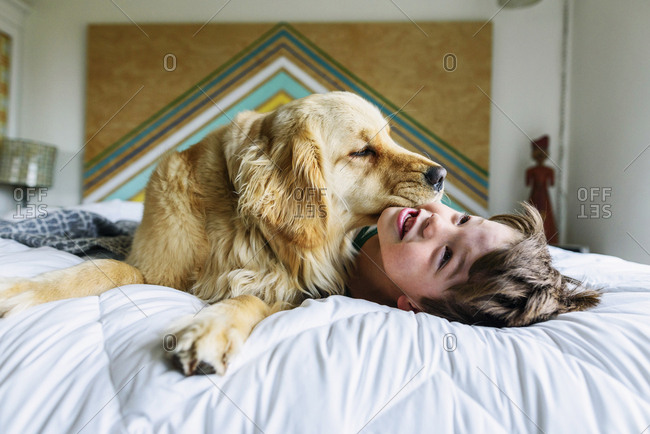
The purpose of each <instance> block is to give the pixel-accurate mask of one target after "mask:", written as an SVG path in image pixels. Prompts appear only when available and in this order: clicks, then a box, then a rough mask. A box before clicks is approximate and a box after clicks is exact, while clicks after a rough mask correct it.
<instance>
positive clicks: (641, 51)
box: [567, 0, 650, 264]
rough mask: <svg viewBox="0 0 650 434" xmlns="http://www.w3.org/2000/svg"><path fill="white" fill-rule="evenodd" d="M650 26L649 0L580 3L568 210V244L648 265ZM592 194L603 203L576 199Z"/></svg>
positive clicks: (575, 36) (575, 28)
mask: <svg viewBox="0 0 650 434" xmlns="http://www.w3.org/2000/svg"><path fill="white" fill-rule="evenodd" d="M649 23H650V2H648V1H646V0H626V1H624V2H612V1H608V0H590V1H589V2H576V5H575V16H574V26H573V32H574V34H573V47H572V52H573V59H572V63H573V68H572V84H571V110H570V125H571V134H570V138H571V140H570V142H571V147H570V150H571V152H570V165H569V167H570V173H571V177H570V182H569V185H568V198H569V200H568V208H567V223H568V228H569V234H570V241H572V242H579V243H585V244H589V245H590V246H591V247H592V250H595V251H598V252H605V253H609V254H613V255H617V256H622V257H623V258H626V259H629V260H634V261H638V262H643V263H647V264H650V253H648V252H650V225H649V224H648V216H650V149H648V146H650V48H649V47H650V25H649ZM644 149H645V152H643V151H644ZM635 158H636V160H635ZM606 188H609V189H611V192H608V191H607V190H603V189H606ZM581 189H582V190H581ZM591 189H595V190H593V191H594V193H596V194H599V193H600V194H599V195H598V197H594V199H593V200H592V199H591V197H588V198H587V199H586V200H580V199H585V198H584V197H580V198H578V192H579V191H580V192H581V193H584V192H585V191H586V192H588V193H590V192H591V191H592V190H591ZM602 193H604V194H605V195H607V194H608V193H611V197H605V198H603V194H602ZM608 205H609V208H608V207H607V206H608ZM608 209H609V213H611V217H610V218H603V216H606V215H607V214H608V211H607V210H608ZM599 210H600V211H604V212H600V213H599ZM583 216H586V217H591V218H579V217H583ZM635 240H636V241H635ZM637 242H638V244H637Z"/></svg>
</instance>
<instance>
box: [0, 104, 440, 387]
mask: <svg viewBox="0 0 650 434" xmlns="http://www.w3.org/2000/svg"><path fill="white" fill-rule="evenodd" d="M389 129H390V128H389V126H387V121H386V120H385V119H384V118H383V117H382V116H381V115H380V112H379V111H378V110H377V109H376V108H375V107H374V106H372V105H371V104H369V103H368V102H366V101H365V100H363V99H362V98H360V97H358V96H356V95H353V94H350V93H345V92H332V93H328V94H320V95H311V96H309V97H306V98H303V99H300V100H296V101H293V102H291V103H288V104H286V105H284V106H282V107H280V108H279V109H277V110H276V111H274V112H271V113H268V114H259V113H254V112H244V113H241V114H239V115H238V116H237V117H236V118H235V119H234V121H233V122H231V123H230V124H229V125H227V126H225V127H222V128H220V129H219V130H217V131H215V132H214V133H213V134H211V135H210V136H208V137H207V138H205V139H204V140H203V141H201V142H200V143H198V144H196V145H194V146H192V147H191V148H189V149H187V150H186V151H183V152H180V153H169V154H167V155H166V156H165V157H164V158H163V159H162V160H161V162H160V163H159V165H158V167H157V169H156V171H155V172H154V174H153V175H152V177H151V179H150V181H149V184H148V185H147V190H146V195H145V208H144V216H143V219H142V223H141V225H140V227H139V228H138V230H137V232H136V234H135V238H134V242H133V248H132V253H131V255H130V256H129V257H128V258H127V263H128V264H130V266H129V265H127V264H125V263H120V262H115V261H92V262H90V261H89V262H86V263H82V264H80V265H79V266H77V267H72V268H70V269H66V270H62V271H59V272H55V274H46V275H44V276H41V277H38V278H37V279H35V280H29V281H24V280H22V281H15V282H11V283H9V284H7V285H5V286H8V287H9V289H7V290H6V291H4V292H2V293H0V313H13V312H15V311H18V310H21V309H23V308H26V307H29V306H31V305H34V304H38V303H41V302H45V301H51V300H56V299H62V298H69V297H76V296H83V295H91V294H98V293H101V292H103V291H105V290H107V289H109V288H111V287H115V286H117V285H125V284H129V283H141V282H146V283H151V284H158V285H165V286H170V287H173V288H177V289H181V290H185V291H188V292H190V293H192V294H195V295H196V296H198V297H200V298H201V299H203V300H205V301H206V302H208V303H211V305H210V306H207V307H205V308H204V309H202V310H201V311H200V313H199V314H197V315H196V316H194V317H191V318H188V319H184V320H183V321H182V322H181V323H179V324H177V325H176V326H175V327H176V328H175V330H174V333H175V334H176V336H177V339H178V341H177V342H178V343H177V346H176V348H175V350H174V351H173V359H174V360H175V362H176V363H177V365H178V366H179V367H180V368H181V369H182V370H183V372H184V373H185V374H187V375H190V374H193V373H207V372H212V371H213V370H214V371H216V372H218V373H223V372H225V369H226V365H227V362H228V359H229V358H230V357H231V356H232V355H233V354H235V353H236V352H237V350H238V348H239V346H240V345H241V344H242V343H243V341H244V340H245V339H246V338H247V336H248V335H249V334H250V332H251V330H252V328H253V327H254V326H255V325H256V324H257V323H258V322H259V321H260V320H262V319H263V318H264V317H266V316H268V315H269V314H270V313H272V312H273V311H275V310H278V309H283V308H287V307H292V306H296V305H298V304H299V303H300V302H301V301H302V300H304V299H305V298H306V297H320V296H324V295H329V294H340V293H342V291H343V288H344V282H345V280H346V278H347V273H348V272H349V268H350V266H351V264H352V260H353V253H354V249H353V246H352V240H351V236H350V231H352V230H353V229H355V228H358V227H361V226H364V225H369V224H373V223H375V222H376V220H377V218H378V216H379V214H380V213H381V211H382V210H383V209H385V208H386V207H388V206H414V205H417V204H420V203H425V202H429V201H432V200H436V199H439V198H440V195H441V194H442V179H443V177H444V169H441V168H440V166H438V165H437V164H435V163H433V162H432V161H430V160H428V159H426V158H424V157H422V156H420V155H417V154H415V153H413V152H410V151H408V150H405V149H403V148H401V147H399V146H398V145H396V144H395V142H393V140H392V139H391V138H390V135H389ZM134 267H135V268H134ZM100 269H101V270H100ZM56 273H58V274H56ZM140 273H142V274H140ZM80 277H82V278H80ZM89 279H91V280H93V281H94V282H93V284H89V283H88V281H89ZM63 282H64V283H65V284H62V283H63ZM28 294H30V295H28Z"/></svg>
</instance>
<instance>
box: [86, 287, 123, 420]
mask: <svg viewBox="0 0 650 434" xmlns="http://www.w3.org/2000/svg"><path fill="white" fill-rule="evenodd" d="M102 295H103V294H102ZM102 295H99V296H96V295H95V296H92V297H94V298H95V299H96V300H97V310H98V313H99V314H98V317H97V322H98V323H99V327H100V329H101V332H102V350H103V351H102V352H103V353H104V354H105V355H106V359H107V360H108V363H107V364H106V365H105V369H106V370H107V371H108V378H109V380H110V382H111V385H112V386H113V397H112V398H111V399H110V400H109V401H107V402H106V403H104V404H103V406H102V407H100V409H99V410H98V411H97V413H95V415H94V416H93V417H92V419H90V420H88V421H86V422H85V423H86V425H87V424H90V422H91V421H92V420H94V419H95V417H97V415H98V414H99V413H101V412H102V411H104V409H105V408H106V406H107V405H108V404H110V402H111V401H112V400H113V399H115V398H117V406H118V412H119V416H120V419H119V424H120V425H121V430H122V432H126V431H127V427H126V426H125V425H124V411H123V409H122V401H120V397H119V396H118V395H119V392H121V389H120V390H118V389H117V388H116V387H115V379H114V378H113V370H112V364H113V360H112V359H111V357H110V353H109V352H108V349H107V348H106V333H105V331H104V321H103V319H104V309H103V303H102V300H101V299H102ZM125 385H126V383H125ZM122 387H124V386H122ZM86 425H83V428H82V430H83V429H85V427H86ZM114 427H115V424H114V425H113V427H111V429H113V428H114Z"/></svg>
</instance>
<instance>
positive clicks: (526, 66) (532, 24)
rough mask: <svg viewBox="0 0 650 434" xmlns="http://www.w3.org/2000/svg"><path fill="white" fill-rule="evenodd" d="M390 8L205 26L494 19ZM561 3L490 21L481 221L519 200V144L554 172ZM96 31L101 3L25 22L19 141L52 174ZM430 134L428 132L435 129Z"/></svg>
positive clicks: (187, 15) (53, 197)
mask: <svg viewBox="0 0 650 434" xmlns="http://www.w3.org/2000/svg"><path fill="white" fill-rule="evenodd" d="M116 3H117V4H118V5H120V7H121V8H122V9H123V10H124V12H126V13H127V14H128V15H129V17H130V18H131V19H133V20H134V21H135V22H137V23H148V22H196V23H204V22H205V21H207V20H208V19H209V18H210V17H211V16H213V15H214V14H215V13H216V12H217V11H218V10H219V8H220V7H221V6H223V4H225V2H213V1H208V0H205V1H203V0H193V1H187V2H183V3H182V5H180V3H179V2H177V1H172V0H141V1H138V2H125V1H120V0H116ZM395 3H397V4H398V5H399V8H401V10H400V9H398V8H397V7H396V6H395V5H394V4H393V3H392V2H390V1H380V2H378V1H376V0H358V1H354V2H349V1H347V0H332V1H328V2H323V1H320V0H309V1H306V0H285V1H283V2H270V1H264V0H236V1H232V2H230V3H228V4H227V5H226V6H225V7H224V8H223V10H222V11H221V12H220V13H219V14H218V15H217V16H216V17H214V19H213V20H212V22H218V21H249V22H250V21H272V22H275V21H281V20H282V21H406V20H408V18H407V17H405V15H404V14H403V12H404V13H406V14H408V15H409V16H410V17H411V18H412V19H414V20H416V21H418V20H421V21H427V20H441V21H442V20H478V21H480V22H481V23H482V22H485V21H487V20H488V19H489V18H491V17H492V16H493V15H494V14H495V13H496V12H497V11H498V10H499V8H498V6H497V1H496V0H494V1H485V0H444V1H435V2H432V1H427V2H423V1H421V0H399V1H396V2H395ZM563 3H564V1H563V0H543V1H542V2H541V3H539V4H538V5H535V6H532V7H528V8H523V9H503V10H502V11H501V12H499V13H498V14H497V15H496V16H495V17H494V20H493V23H494V26H493V32H494V33H493V44H494V45H493V59H494V61H493V69H492V73H493V80H492V83H493V85H492V93H491V97H492V99H493V101H494V103H495V104H496V105H498V106H499V107H500V109H501V110H502V111H503V112H502V111H501V110H499V109H497V108H493V110H492V119H491V151H490V152H491V154H490V159H491V165H490V173H491V176H490V197H491V202H490V209H489V210H490V213H497V212H505V211H510V210H512V209H513V207H514V206H515V204H516V203H517V202H518V201H521V200H524V199H526V198H527V196H528V190H527V188H526V187H525V186H524V170H525V168H526V167H527V166H529V165H531V164H532V160H531V159H530V146H529V144H528V137H527V136H530V137H532V138H535V137H537V136H539V135H541V134H549V135H550V136H551V147H552V150H551V157H552V158H553V160H554V161H555V162H557V163H558V165H560V166H562V165H563V161H562V158H561V156H560V152H559V144H560V143H559V128H560V114H559V107H560V103H561V101H560V69H561V62H560V54H561V44H562V37H561V36H562V35H561V22H562V10H563ZM402 11H403V12H402ZM98 22H123V23H130V22H131V21H130V20H129V18H127V17H126V16H125V15H124V14H123V13H122V11H120V9H118V8H117V7H116V6H114V5H113V4H112V3H111V2H109V1H92V2H91V1H88V0H56V1H55V0H41V1H38V2H37V3H36V5H35V8H34V11H33V12H32V13H31V14H30V15H29V17H28V18H27V20H26V22H25V38H24V40H25V43H24V50H23V60H24V68H23V70H24V75H23V85H22V88H21V105H22V109H21V110H20V116H19V125H18V128H19V134H20V135H21V136H22V137H27V138H32V139H37V140H41V141H44V142H50V143H53V144H56V145H57V146H59V149H60V150H61V152H60V154H61V155H60V159H59V164H58V167H61V166H62V165H63V163H64V162H66V161H67V160H68V159H70V158H71V157H72V156H73V155H74V154H75V153H76V152H77V151H78V150H79V149H80V148H81V147H82V146H83V142H84V139H83V137H84V136H83V133H84V89H85V71H86V65H85V30H86V26H87V24H89V23H98ZM477 30H478V28H477ZM504 113H505V114H504ZM432 128H433V129H434V130H435V125H433V126H432ZM522 131H523V132H522ZM80 177H81V158H80V156H78V157H77V158H74V159H73V160H72V162H71V163H70V164H69V165H68V166H67V167H66V168H65V169H64V170H63V171H61V172H57V174H56V177H55V184H54V186H53V188H52V189H51V190H50V193H49V195H48V198H47V200H48V203H50V204H52V205H67V204H74V203H78V202H79V201H80V189H81V187H80V185H81V179H80ZM1 195H2V192H0V196H1ZM0 206H1V203H0ZM0 211H2V210H0Z"/></svg>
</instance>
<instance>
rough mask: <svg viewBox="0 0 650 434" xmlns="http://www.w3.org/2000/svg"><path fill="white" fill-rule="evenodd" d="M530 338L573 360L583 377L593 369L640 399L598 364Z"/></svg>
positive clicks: (545, 342) (532, 337) (545, 331)
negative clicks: (589, 369) (590, 368)
mask: <svg viewBox="0 0 650 434" xmlns="http://www.w3.org/2000/svg"><path fill="white" fill-rule="evenodd" d="M540 330H542V331H543V332H544V333H545V334H546V335H547V336H549V337H551V335H550V334H549V333H548V331H547V330H545V329H542V328H540ZM511 336H513V335H511ZM509 338H510V339H512V338H511V337H509ZM525 338H526V337H524V336H521V335H519V336H517V339H516V340H521V339H525ZM528 338H530V339H531V340H532V341H534V342H535V343H536V344H541V345H542V346H544V347H546V348H547V349H551V350H555V351H554V352H555V353H559V354H561V355H562V356H563V357H564V358H565V359H571V360H572V361H573V362H575V363H576V366H577V367H579V368H580V369H581V372H583V376H584V372H585V371H587V372H588V370H587V367H592V368H593V369H594V370H595V371H597V372H600V373H602V374H605V377H607V378H609V379H611V380H613V381H614V382H615V383H617V384H619V385H621V386H622V387H623V388H625V390H627V391H628V392H630V393H632V394H633V395H634V396H636V397H639V395H638V394H637V393H635V392H634V391H632V390H631V389H630V386H628V385H626V384H625V383H623V382H622V381H621V380H619V379H617V378H615V377H613V376H612V375H611V374H610V373H608V372H607V371H605V370H603V368H601V367H599V366H597V365H596V364H594V363H592V362H589V361H587V360H584V359H581V358H580V357H578V356H577V355H575V354H571V353H568V352H565V351H563V350H562V349H560V348H559V347H556V346H553V345H551V344H550V343H548V342H547V341H543V340H541V339H539V337H537V336H533V335H529V336H528ZM512 340H513V341H514V340H515V339H512ZM551 340H552V341H553V342H557V341H556V340H555V339H553V338H551ZM526 344H527V345H528V343H526ZM516 347H517V351H519V349H520V347H521V342H518V343H517V345H516ZM586 348H593V345H590V346H588V347H586ZM517 358H518V360H519V359H520V358H519V357H517ZM567 361H568V360H567ZM585 365H586V366H585Z"/></svg>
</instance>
